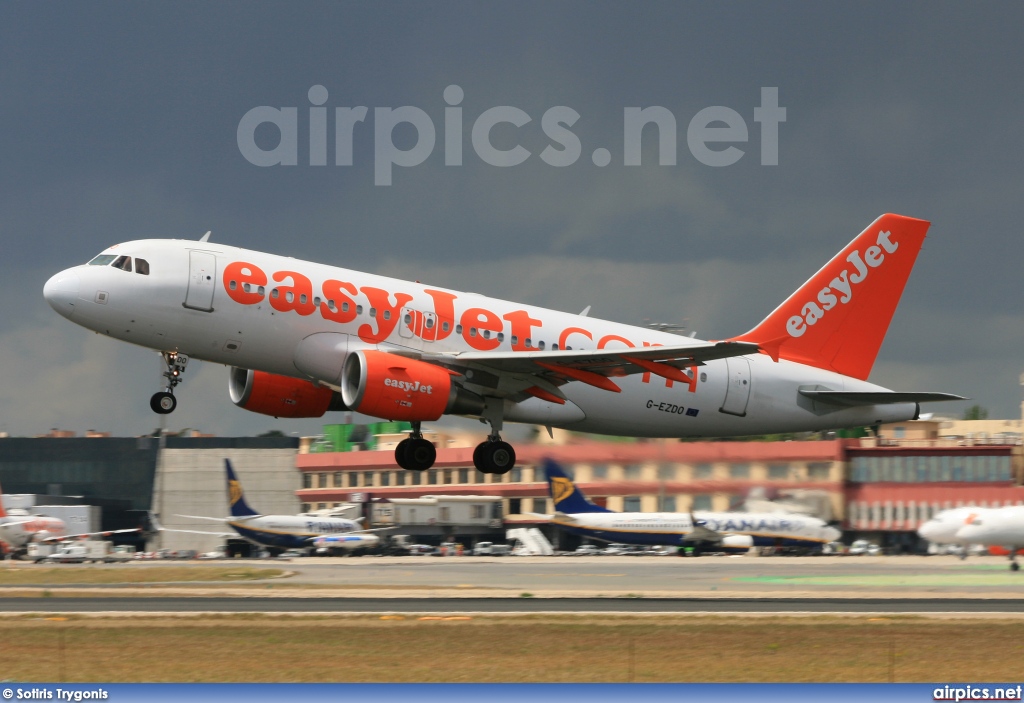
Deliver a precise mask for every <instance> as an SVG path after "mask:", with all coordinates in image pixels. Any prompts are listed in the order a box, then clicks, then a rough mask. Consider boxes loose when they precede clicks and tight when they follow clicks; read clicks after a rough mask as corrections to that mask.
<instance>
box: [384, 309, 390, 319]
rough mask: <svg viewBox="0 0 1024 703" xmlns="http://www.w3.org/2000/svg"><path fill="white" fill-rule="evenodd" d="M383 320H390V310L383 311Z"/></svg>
mask: <svg viewBox="0 0 1024 703" xmlns="http://www.w3.org/2000/svg"><path fill="white" fill-rule="evenodd" d="M384 319H385V320H390V319H391V311H390V310H385V311H384Z"/></svg>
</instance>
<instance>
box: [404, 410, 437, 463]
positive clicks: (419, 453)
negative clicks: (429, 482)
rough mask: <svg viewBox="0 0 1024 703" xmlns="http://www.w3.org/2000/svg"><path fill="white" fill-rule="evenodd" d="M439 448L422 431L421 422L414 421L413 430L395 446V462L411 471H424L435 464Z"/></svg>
mask: <svg viewBox="0 0 1024 703" xmlns="http://www.w3.org/2000/svg"><path fill="white" fill-rule="evenodd" d="M436 458H437V450H436V449H435V448H434V445H433V444H431V443H430V442H429V441H427V440H426V439H423V434H422V433H421V432H420V423H418V422H414V423H412V432H411V433H410V434H409V436H408V437H406V438H405V439H403V440H402V441H401V442H399V443H398V446H397V447H395V462H397V463H398V465H399V466H401V467H402V468H403V469H408V470H409V471H423V470H425V469H429V468H430V467H431V466H433V465H434V460H435V459H436Z"/></svg>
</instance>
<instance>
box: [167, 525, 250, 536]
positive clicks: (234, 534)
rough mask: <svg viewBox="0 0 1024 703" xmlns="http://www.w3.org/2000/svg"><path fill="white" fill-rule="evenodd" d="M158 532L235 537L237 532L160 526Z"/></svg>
mask: <svg viewBox="0 0 1024 703" xmlns="http://www.w3.org/2000/svg"><path fill="white" fill-rule="evenodd" d="M159 531H160V532H184V533H185V534H190V535H216V536H217V537H237V536H238V533H237V532H203V531H201V530H176V529H173V528H170V527H161V528H160V530H159Z"/></svg>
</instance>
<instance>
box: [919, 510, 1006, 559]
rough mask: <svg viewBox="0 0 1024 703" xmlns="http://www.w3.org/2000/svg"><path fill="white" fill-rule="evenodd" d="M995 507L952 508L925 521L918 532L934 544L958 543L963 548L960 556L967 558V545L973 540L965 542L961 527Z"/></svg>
mask: <svg viewBox="0 0 1024 703" xmlns="http://www.w3.org/2000/svg"><path fill="white" fill-rule="evenodd" d="M992 510H995V508H978V507H975V506H965V507H961V508H950V509H949V510H943V511H941V512H938V513H936V514H935V515H934V516H933V517H932V518H931V519H930V520H927V521H925V522H924V523H922V524H921V526H920V527H918V528H917V534H918V535H920V536H921V538H922V539H926V540H928V541H929V542H932V543H934V544H956V545H960V546H961V547H962V548H963V549H962V550H961V552H960V558H961V559H966V558H967V547H968V545H970V544H973V543H972V542H964V541H963V540H961V539H960V537H958V533H959V532H960V529H961V528H962V527H964V525H968V524H970V522H971V521H972V520H974V518H976V517H978V516H981V515H985V514H987V513H989V512H991V511H992Z"/></svg>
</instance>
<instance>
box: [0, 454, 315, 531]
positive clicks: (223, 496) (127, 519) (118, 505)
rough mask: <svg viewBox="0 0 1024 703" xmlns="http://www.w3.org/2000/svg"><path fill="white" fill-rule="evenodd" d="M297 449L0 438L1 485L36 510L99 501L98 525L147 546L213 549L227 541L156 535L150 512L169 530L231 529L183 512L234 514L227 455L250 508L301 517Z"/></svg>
mask: <svg viewBox="0 0 1024 703" xmlns="http://www.w3.org/2000/svg"><path fill="white" fill-rule="evenodd" d="M298 445H299V441H298V439H296V438H290V437H164V438H163V439H160V438H156V437H131V438H122V437H38V438H21V437H13V438H12V437H7V438H0V486H2V487H3V492H4V494H5V495H8V496H9V498H8V500H5V505H6V504H7V503H8V502H10V497H11V496H13V495H17V494H21V495H25V496H32V497H33V498H32V499H31V502H30V504H31V505H36V506H45V505H68V504H78V505H89V506H98V507H99V508H100V515H101V518H100V520H99V522H100V524H99V525H97V526H96V530H116V529H131V528H136V527H138V528H141V529H143V530H144V533H140V534H139V535H135V534H124V535H117V536H116V538H115V541H117V542H118V543H124V544H134V545H136V546H137V547H138V548H139V549H140V550H142V549H150V550H153V549H161V548H165V549H172V550H179V549H194V550H198V551H209V550H212V549H215V548H216V547H219V546H220V545H223V544H224V542H225V540H224V538H223V537H221V536H219V535H217V534H210V535H202V534H192V533H184V532H180V533H179V532H169V531H168V532H155V529H154V528H155V525H154V524H153V523H152V520H151V514H155V515H156V516H157V519H158V521H159V522H160V523H162V525H163V526H164V527H167V528H171V529H182V530H186V529H187V530H197V531H208V532H219V533H224V532H225V527H224V526H223V525H219V524H217V523H216V522H213V521H206V520H196V519H190V518H181V517H178V515H201V516H209V517H215V518H217V517H225V516H227V514H228V501H227V492H226V479H225V473H224V459H225V458H228V459H231V460H232V461H234V462H235V465H236V466H237V467H238V469H239V473H240V474H241V475H242V476H243V479H242V480H243V483H244V487H245V491H246V497H247V499H248V500H249V502H250V504H252V505H256V506H259V507H260V509H261V510H264V511H266V512H278V513H296V512H298V509H299V502H298V499H297V498H296V495H295V491H296V489H297V488H298V487H299V476H298V474H297V473H296V471H295V456H296V453H297V451H298ZM12 505H13V503H12ZM40 512H42V511H40ZM226 529H227V532H230V528H226Z"/></svg>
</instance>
